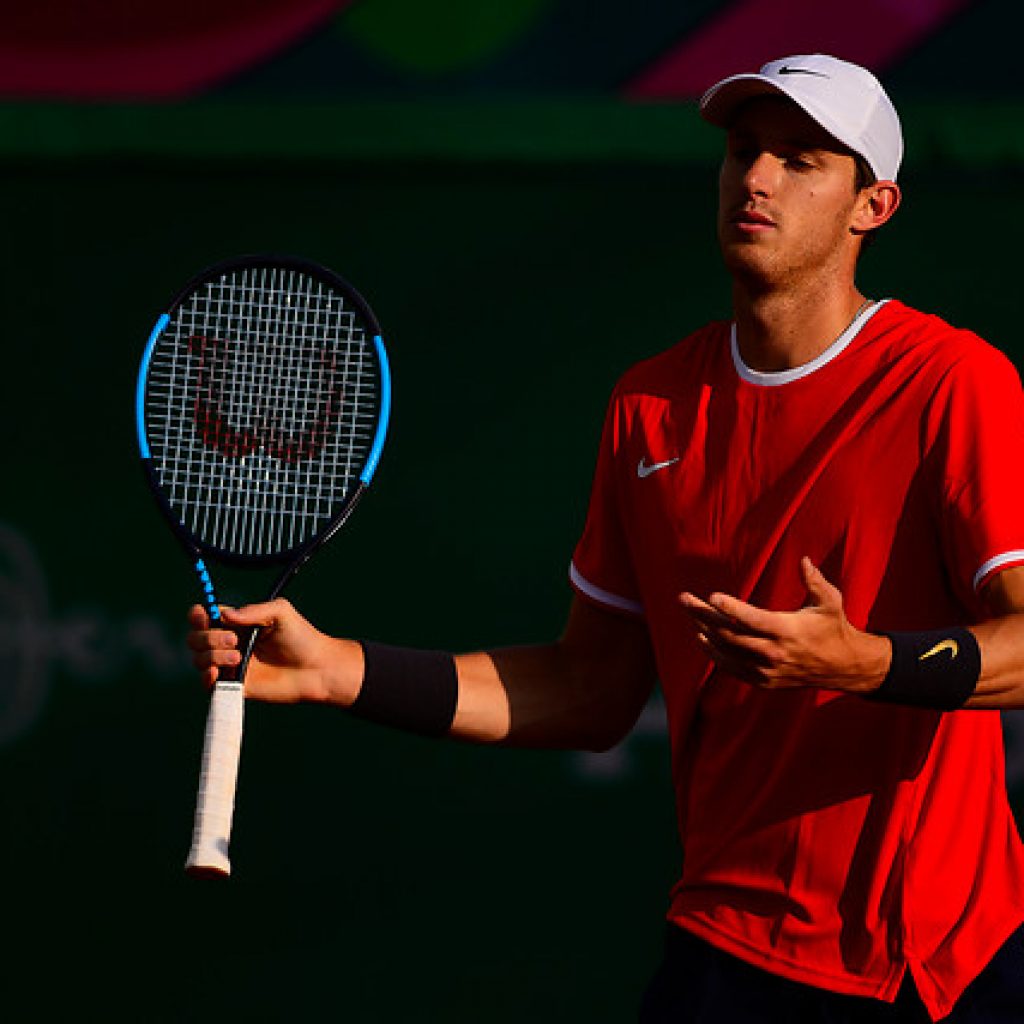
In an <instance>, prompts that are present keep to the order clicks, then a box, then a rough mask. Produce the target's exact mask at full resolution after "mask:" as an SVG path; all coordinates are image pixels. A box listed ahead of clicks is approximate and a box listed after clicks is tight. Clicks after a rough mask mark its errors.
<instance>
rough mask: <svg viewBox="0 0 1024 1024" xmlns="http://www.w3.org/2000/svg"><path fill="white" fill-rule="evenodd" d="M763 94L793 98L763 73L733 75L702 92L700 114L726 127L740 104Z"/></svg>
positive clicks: (707, 119) (713, 122) (710, 121)
mask: <svg viewBox="0 0 1024 1024" xmlns="http://www.w3.org/2000/svg"><path fill="white" fill-rule="evenodd" d="M765 95H775V96H785V97H786V98H787V99H790V100H791V99H793V97H792V96H790V95H789V93H787V92H785V91H784V90H782V89H780V88H779V87H778V86H777V85H776V84H775V83H774V82H773V81H771V80H770V79H768V78H765V77H764V76H763V75H754V74H747V75H733V76H732V78H726V79H724V80H723V81H721V82H719V83H718V85H715V86H713V87H712V88H710V89H708V91H707V92H706V93H704V95H703V96H702V97H701V99H700V116H701V117H703V118H704V120H705V121H707V122H708V123H710V124H714V125H718V127H719V128H728V127H729V125H730V124H731V122H732V119H733V116H734V115H735V113H736V109H737V107H739V106H740V104H742V103H745V102H746V101H747V100H749V99H753V98H754V97H755V96H765Z"/></svg>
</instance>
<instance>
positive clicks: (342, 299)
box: [146, 267, 379, 556]
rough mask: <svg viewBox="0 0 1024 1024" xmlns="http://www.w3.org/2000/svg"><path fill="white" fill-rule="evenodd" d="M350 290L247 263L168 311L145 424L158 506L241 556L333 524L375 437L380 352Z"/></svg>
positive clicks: (268, 550) (270, 551)
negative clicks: (161, 502) (159, 493)
mask: <svg viewBox="0 0 1024 1024" xmlns="http://www.w3.org/2000/svg"><path fill="white" fill-rule="evenodd" d="M367 335H368V332H367V330H366V328H365V326H364V324H363V321H362V317H361V315H360V313H359V312H358V310H357V309H356V308H355V307H354V306H353V305H352V304H351V302H350V301H349V300H348V298H347V296H345V295H344V294H343V293H341V292H339V291H336V290H335V289H332V288H330V287H329V286H327V285H326V284H325V283H323V282H322V281H320V280H318V279H316V278H313V277H311V276H309V275H306V274H304V273H302V272H301V271H296V270H290V269H284V268H275V267H248V268H245V269H241V270H237V271H235V272H233V273H229V274H226V275H225V276H223V277H221V278H218V279H215V280H213V281H208V282H206V283H205V284H203V285H201V286H200V287H199V288H198V289H197V290H196V291H195V292H194V293H193V294H192V295H190V296H188V297H187V298H186V299H185V300H184V301H183V302H182V303H180V305H179V306H178V308H177V310H176V312H175V314H174V315H173V316H172V318H171V321H170V323H169V324H168V327H167V329H166V330H165V332H164V334H163V336H162V337H161V339H160V341H159V342H158V343H157V346H156V348H155V350H154V352H153V358H152V364H151V369H150V373H149V377H148V381H147V396H146V414H147V429H148V432H149V437H150V439H151V450H152V456H153V466H154V469H155V472H156V474H157V479H158V481H159V483H160V485H161V487H162V489H163V491H164V493H165V496H166V498H167V500H168V504H169V505H170V506H171V508H172V510H173V511H174V512H175V514H176V515H177V516H179V518H180V520H181V522H182V523H183V525H185V526H186V527H187V528H188V529H189V530H190V531H191V532H192V533H193V534H194V535H195V536H196V537H197V538H198V539H199V540H201V541H202V542H203V543H206V544H209V545H212V546H213V547H216V548H219V549H220V550H223V551H228V552H232V553H234V554H239V555H247V556H260V555H275V554H280V553H282V552H285V551H289V550H292V549H294V548H296V547H299V546H301V545H302V544H304V543H306V542H307V541H308V540H310V539H311V538H312V537H313V536H315V535H316V534H317V533H318V532H319V531H320V530H321V529H322V528H323V527H324V526H325V525H326V524H327V523H328V522H330V521H331V520H332V519H333V518H334V517H335V515H336V514H337V511H338V509H339V507H340V506H341V505H342V503H343V502H344V500H345V499H346V497H347V496H348V494H349V493H350V492H351V490H352V489H353V488H354V487H355V486H356V485H357V483H358V477H359V473H360V472H361V471H362V468H363V466H364V464H365V461H366V457H367V455H368V453H369V450H370V448H371V446H372V443H373V438H374V435H375V431H376V420H377V412H378V405H379V393H378V380H379V375H378V372H377V366H376V357H375V352H374V347H373V339H372V338H370V337H368V336H367Z"/></svg>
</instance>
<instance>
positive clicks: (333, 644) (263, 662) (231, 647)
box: [188, 597, 363, 706]
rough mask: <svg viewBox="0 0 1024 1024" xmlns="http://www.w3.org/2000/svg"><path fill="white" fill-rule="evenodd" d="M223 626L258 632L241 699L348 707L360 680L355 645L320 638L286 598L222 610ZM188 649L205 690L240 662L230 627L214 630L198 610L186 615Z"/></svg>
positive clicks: (359, 658) (359, 659)
mask: <svg viewBox="0 0 1024 1024" xmlns="http://www.w3.org/2000/svg"><path fill="white" fill-rule="evenodd" d="M221 614H222V617H223V623H224V625H225V626H228V627H231V626H237V627H259V635H258V637H257V640H256V646H255V648H254V649H253V653H252V657H251V658H250V659H249V666H248V669H247V671H246V675H245V695H246V697H252V698H255V699H257V700H265V701H275V702H279V703H294V702H296V701H330V702H332V703H335V704H339V705H342V706H347V705H348V704H351V703H352V701H353V700H354V699H355V697H356V694H357V693H358V691H359V685H360V681H361V680H362V676H363V652H362V648H361V647H360V645H359V644H357V643H354V642H353V641H350V640H340V639H336V638H335V637H331V636H328V635H327V634H326V633H321V632H320V631H319V630H318V629H316V627H314V626H313V625H312V624H311V623H310V622H309V621H308V620H307V619H305V618H304V617H303V616H302V615H300V614H299V613H298V612H297V611H296V610H295V608H294V606H293V605H292V604H291V603H290V602H289V601H286V600H285V599H284V598H280V597H279V598H277V599H276V600H274V601H268V602H266V603H265V604H252V605H246V606H245V607H243V608H226V607H223V606H222V607H221ZM188 622H189V627H190V629H189V634H188V646H189V648H190V649H191V651H192V662H193V664H194V665H195V666H196V668H197V669H198V670H199V673H200V676H201V678H202V680H203V682H204V683H205V685H206V686H208V687H210V686H213V685H214V683H215V682H216V681H217V677H218V675H219V671H220V669H221V668H225V667H227V666H231V665H237V664H238V663H239V662H240V661H241V652H240V651H239V649H238V646H239V645H238V637H237V636H236V634H235V633H234V632H232V630H231V629H230V628H228V629H224V628H221V627H217V628H214V627H213V626H212V625H211V622H210V617H209V615H208V614H207V612H206V610H205V609H204V608H203V607H202V606H201V605H193V607H192V608H190V609H189V612H188Z"/></svg>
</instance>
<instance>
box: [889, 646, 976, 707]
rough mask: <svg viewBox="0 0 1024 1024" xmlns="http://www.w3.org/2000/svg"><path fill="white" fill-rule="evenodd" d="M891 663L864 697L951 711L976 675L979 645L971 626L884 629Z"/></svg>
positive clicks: (963, 700) (967, 694) (959, 704)
mask: <svg viewBox="0 0 1024 1024" xmlns="http://www.w3.org/2000/svg"><path fill="white" fill-rule="evenodd" d="M884 635H885V636H887V637H888V638H889V640H890V641H891V643H892V663H891V664H890V666H889V672H888V675H886V677H885V679H884V680H883V682H882V685H881V686H880V687H879V688H878V689H877V690H875V691H874V692H873V693H871V694H870V695H869V696H870V698H871V699H872V700H878V701H884V702H886V703H889V704H909V705H910V706H911V707H916V708H932V709H933V710H936V711H955V710H956V709H957V708H962V707H963V706H964V704H966V703H967V699H968V698H969V697H970V696H971V694H972V693H974V688H975V687H976V686H977V685H978V677H979V676H980V675H981V648H980V647H978V641H977V640H976V639H975V637H974V634H973V633H972V632H970V630H967V629H963V628H961V627H960V626H956V627H954V628H952V629H941V630H928V631H926V632H924V633H885V634H884Z"/></svg>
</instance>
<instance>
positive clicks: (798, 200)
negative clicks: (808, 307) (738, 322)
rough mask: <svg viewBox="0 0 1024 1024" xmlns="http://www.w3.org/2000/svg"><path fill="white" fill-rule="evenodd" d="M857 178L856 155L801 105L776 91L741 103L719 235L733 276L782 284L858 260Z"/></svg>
mask: <svg viewBox="0 0 1024 1024" xmlns="http://www.w3.org/2000/svg"><path fill="white" fill-rule="evenodd" d="M854 181H855V172H854V161H853V157H852V156H850V155H849V154H848V153H847V152H845V151H843V150H842V148H841V147H840V145H839V143H837V142H836V141H835V140H834V139H833V138H832V137H831V136H830V135H829V134H828V133H827V132H826V131H825V130H824V129H823V128H821V127H820V126H819V125H818V124H816V123H815V122H814V121H813V120H811V118H810V117H808V116H807V115H806V114H805V113H804V112H803V111H802V110H801V109H800V108H799V107H797V106H796V104H794V103H791V102H790V101H789V100H787V99H785V98H783V97H774V96H765V97H758V98H757V99H753V100H750V101H749V102H748V103H746V104H744V105H743V107H741V108H740V111H739V114H738V116H737V118H736V120H735V121H734V122H733V124H732V126H731V127H730V128H729V130H728V137H727V142H726V153H725V159H724V160H723V162H722V169H721V173H720V175H719V184H718V196H719V203H718V240H719V244H720V245H721V248H722V255H723V257H724V258H725V263H726V266H727V267H728V269H729V271H730V273H732V274H733V275H734V276H735V277H736V278H737V279H739V280H740V281H743V282H745V283H747V284H750V285H754V286H759V287H764V286H768V287H779V286H785V285H787V284H794V283H798V282H799V281H800V280H801V279H806V278H807V277H808V276H809V275H813V274H815V273H820V272H821V269H822V268H823V267H828V266H841V265H842V263H843V261H844V260H845V259H846V258H847V257H848V256H853V257H855V256H856V252H857V249H858V248H859V245H860V243H859V241H858V239H857V237H856V236H855V235H854V234H852V233H851V231H850V226H851V219H852V216H853V213H854V209H855V207H856V204H857V200H858V194H857V191H856V189H855V187H854ZM837 260H838V261H839V262H838V263H837Z"/></svg>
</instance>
